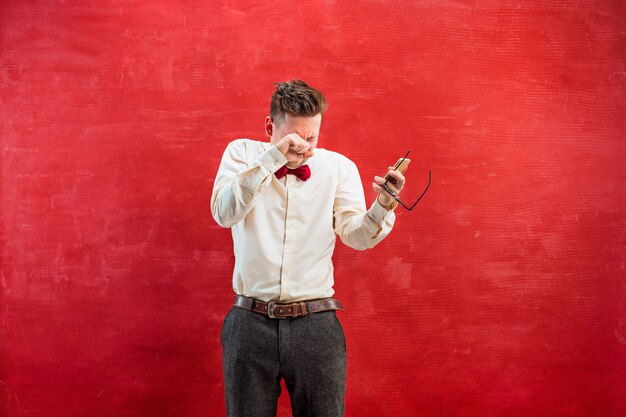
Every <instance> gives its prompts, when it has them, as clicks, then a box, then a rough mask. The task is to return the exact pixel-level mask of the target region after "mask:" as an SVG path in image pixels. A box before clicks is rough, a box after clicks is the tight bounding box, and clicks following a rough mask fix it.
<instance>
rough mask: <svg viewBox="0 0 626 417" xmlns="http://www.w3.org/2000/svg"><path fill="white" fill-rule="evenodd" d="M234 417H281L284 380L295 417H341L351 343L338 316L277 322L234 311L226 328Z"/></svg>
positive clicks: (228, 407)
mask: <svg viewBox="0 0 626 417" xmlns="http://www.w3.org/2000/svg"><path fill="white" fill-rule="evenodd" d="M221 340H222V359H223V366H224V389H225V393H226V412H227V415H228V417H276V408H277V401H278V396H279V395H280V391H281V388H280V380H281V378H284V380H285V386H286V387H287V390H288V391H289V397H290V399H291V407H292V413H293V416H294V417H341V416H343V409H344V394H345V389H346V341H345V337H344V334H343V330H342V328H341V324H340V323H339V319H338V318H337V315H336V314H335V312H334V311H325V312H321V313H315V314H309V315H307V316H304V317H298V318H287V319H272V318H269V317H267V316H264V315H262V314H259V313H255V312H252V311H248V310H245V309H242V308H238V307H232V308H231V310H230V311H229V312H228V314H227V315H226V318H225V319H224V325H223V327H222V334H221Z"/></svg>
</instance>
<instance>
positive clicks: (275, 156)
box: [211, 146, 286, 227]
mask: <svg viewBox="0 0 626 417" xmlns="http://www.w3.org/2000/svg"><path fill="white" fill-rule="evenodd" d="M235 158H236V156H233V155H229V157H228V158H227V157H225V158H224V159H223V160H222V164H221V165H220V169H219V171H218V174H217V177H216V179H215V184H214V187H213V194H212V196H211V214H212V215H213V218H214V219H215V221H216V222H217V223H218V224H219V225H220V226H222V227H231V226H233V225H234V224H236V223H238V222H240V221H241V220H243V219H244V218H245V216H246V215H247V214H248V213H249V212H250V210H252V209H253V208H254V205H255V203H256V200H257V198H258V197H259V195H261V193H262V192H263V190H265V189H266V188H267V187H268V186H269V184H270V182H271V175H273V173H274V171H276V169H278V168H280V167H281V166H282V165H284V164H285V163H286V158H285V157H284V155H283V154H282V153H281V152H280V151H279V150H278V149H276V147H274V146H272V147H271V148H270V149H268V150H267V151H265V152H264V153H262V154H261V155H259V157H258V159H257V160H256V161H254V163H253V164H252V165H251V166H250V167H249V168H247V169H245V170H243V171H241V172H237V169H238V168H239V167H238V166H234V163H233V161H235V160H236V159H235Z"/></svg>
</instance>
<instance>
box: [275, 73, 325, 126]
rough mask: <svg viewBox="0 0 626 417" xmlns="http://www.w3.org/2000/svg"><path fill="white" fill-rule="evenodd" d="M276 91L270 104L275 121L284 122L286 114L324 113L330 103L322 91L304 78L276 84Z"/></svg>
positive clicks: (307, 115)
mask: <svg viewBox="0 0 626 417" xmlns="http://www.w3.org/2000/svg"><path fill="white" fill-rule="evenodd" d="M274 86H276V91H274V95H273V96H272V103H271V104H270V116H272V119H274V121H275V122H283V121H284V120H285V115H286V114H291V115H292V116H304V117H312V116H315V115H317V114H324V112H325V111H326V107H328V103H327V102H326V98H324V95H323V94H322V92H321V91H319V90H316V89H314V88H312V87H310V86H309V85H308V84H307V83H305V82H304V81H302V80H291V81H286V82H281V83H276V84H274Z"/></svg>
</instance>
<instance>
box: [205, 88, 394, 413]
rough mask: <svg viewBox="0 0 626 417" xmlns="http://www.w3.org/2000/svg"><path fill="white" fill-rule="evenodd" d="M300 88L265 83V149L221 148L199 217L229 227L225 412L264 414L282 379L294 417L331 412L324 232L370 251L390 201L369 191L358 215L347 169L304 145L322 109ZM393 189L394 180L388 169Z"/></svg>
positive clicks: (341, 377) (332, 305)
mask: <svg viewBox="0 0 626 417" xmlns="http://www.w3.org/2000/svg"><path fill="white" fill-rule="evenodd" d="M326 106H327V104H326V99H325V98H324V96H323V95H322V93H321V92H320V91H318V90H315V89H313V88H311V87H309V86H308V85H307V84H306V83H305V82H303V81H300V80H292V81H289V82H283V83H278V84H276V91H275V92H274V95H273V96H272V102H271V105H270V115H269V116H268V117H267V118H266V119H265V132H266V133H267V135H268V136H269V138H270V141H269V142H259V141H253V140H249V139H238V140H235V141H233V142H231V143H230V144H229V145H228V147H227V148H226V151H225V152H224V155H223V157H222V161H221V164H220V167H219V170H218V173H217V177H216V178H215V184H214V187H213V195H212V196H211V212H212V214H213V217H214V218H215V221H217V223H218V224H220V225H221V226H223V227H230V228H231V229H232V235H233V243H234V252H235V268H234V273H233V289H234V291H235V293H236V295H235V303H234V307H233V308H231V310H230V311H229V313H228V314H227V316H226V318H225V320H224V325H223V327H222V335H221V340H222V350H223V366H224V382H225V384H224V385H225V391H226V410H227V414H228V416H229V417H275V416H276V407H277V399H278V396H279V395H280V380H281V378H284V380H285V385H286V387H287V389H288V391H289V396H290V398H291V404H292V409H293V415H294V416H295V417H339V416H343V409H344V393H345V380H346V346H345V338H344V334H343V330H342V328H341V324H340V323H339V321H338V319H337V316H336V314H335V310H343V306H342V304H341V303H340V302H339V301H338V300H335V299H334V298H331V297H332V295H333V294H334V291H333V264H332V261H331V256H332V254H333V249H334V246H335V234H336V235H338V236H339V237H340V238H341V240H342V241H343V242H344V243H345V244H346V245H348V246H350V247H352V248H354V249H358V250H363V249H367V248H372V247H374V246H375V245H376V244H377V243H378V242H380V241H381V240H382V239H383V238H384V237H385V236H387V234H389V232H390V231H391V228H392V226H393V224H394V221H395V215H394V213H393V209H394V208H395V207H396V205H397V202H396V201H395V200H394V198H393V196H391V195H389V194H388V193H387V192H385V191H384V190H383V188H382V187H381V184H383V183H384V182H385V180H384V178H381V177H374V182H373V183H372V186H373V188H374V189H375V190H376V191H377V192H378V193H379V194H378V196H377V199H376V200H375V201H374V203H373V204H372V205H371V207H370V208H369V210H366V206H365V198H364V193H363V186H362V184H361V180H360V177H359V173H358V170H357V167H356V165H355V164H354V163H353V162H352V161H350V160H349V159H348V158H346V157H344V156H342V155H340V154H338V153H336V152H331V151H328V150H325V149H319V148H318V149H316V146H317V141H318V137H319V132H320V125H321V122H322V114H323V113H324V111H325V110H326ZM389 175H390V176H391V177H393V178H395V180H396V181H395V184H391V182H389V183H388V186H389V188H390V189H391V191H393V192H394V194H396V195H397V194H398V193H399V192H400V191H401V190H402V187H403V186H404V177H403V176H402V174H401V173H399V172H398V171H393V170H392V168H391V167H390V170H389Z"/></svg>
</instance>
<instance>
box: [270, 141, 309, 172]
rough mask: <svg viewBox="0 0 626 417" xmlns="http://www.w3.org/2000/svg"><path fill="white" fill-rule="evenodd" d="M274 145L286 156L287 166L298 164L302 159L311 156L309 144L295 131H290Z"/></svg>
mask: <svg viewBox="0 0 626 417" xmlns="http://www.w3.org/2000/svg"><path fill="white" fill-rule="evenodd" d="M276 147H277V148H278V150H279V151H280V152H282V154H283V155H285V157H286V158H287V161H289V162H288V163H287V166H291V167H297V166H300V164H301V163H302V161H303V160H304V159H306V158H310V157H312V156H313V151H311V150H310V148H311V145H310V144H309V142H307V141H306V140H304V139H302V137H300V135H298V134H297V133H290V134H288V135H287V136H285V137H284V138H282V139H281V140H279V141H278V143H276Z"/></svg>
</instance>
